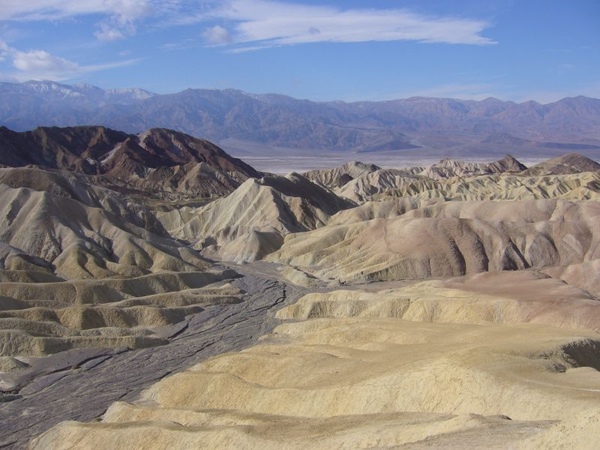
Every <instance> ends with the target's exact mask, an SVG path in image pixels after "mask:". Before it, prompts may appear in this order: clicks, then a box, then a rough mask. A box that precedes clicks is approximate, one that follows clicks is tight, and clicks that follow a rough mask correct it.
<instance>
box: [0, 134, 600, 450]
mask: <svg viewBox="0 0 600 450" xmlns="http://www.w3.org/2000/svg"><path fill="white" fill-rule="evenodd" d="M0 149H2V151H1V152H0V166H1V167H0V196H1V197H2V201H1V202H0V209H1V210H2V211H1V214H0V424H1V426H0V447H1V448H4V447H6V448H32V449H50V448H52V449H86V448H87V449H94V450H97V449H115V448H131V449H134V448H137V449H175V448H180V449H187V448H206V449H216V448H224V449H227V448H231V449H233V448H236V449H238V448H244V449H252V448H256V449H283V448H285V449H288V448H289V449H306V448H311V449H313V448H314V449H317V448H322V449H374V448H378V449H392V448H394V449H396V448H397V449H421V448H445V449H464V448H482V449H483V448H485V449H496V448H497V449H509V448H510V449H540V448H544V449H552V448H556V449H559V448H560V449H595V448H598V447H599V446H600V372H599V370H600V334H599V332H600V245H599V244H600V222H599V220H600V203H599V200H600V164H598V163H596V162H594V161H593V160H591V159H588V158H586V157H584V156H581V155H579V154H573V153H571V154H565V155H563V156H560V157H556V158H550V159H547V160H544V161H543V162H541V163H539V164H534V165H531V166H530V167H525V166H524V165H523V164H522V163H521V162H519V161H518V160H517V159H515V158H513V157H512V156H506V157H505V158H503V159H501V160H498V161H492V162H487V163H469V162H461V161H455V160H450V159H446V160H442V161H440V162H439V163H436V164H433V165H428V166H419V167H410V168H403V169H382V168H380V167H378V166H375V165H372V164H366V163H359V162H351V163H347V164H344V165H341V166H339V167H337V168H335V169H324V170H313V171H309V172H305V173H294V172H292V173H289V174H287V175H285V176H283V175H275V174H270V173H263V172H260V171H257V170H255V169H254V168H253V167H251V166H249V165H248V164H246V163H244V162H242V161H241V160H239V159H236V158H232V157H231V156H229V155H228V154H227V153H225V152H224V151H222V150H221V149H219V148H218V147H216V146H214V145H213V144H211V143H210V142H208V141H204V140H200V139H196V138H192V137H190V136H187V135H185V134H182V133H178V132H174V131H170V130H165V129H152V130H148V131H147V132H145V133H141V134H139V135H128V134H126V133H121V132H118V131H114V130H110V129H107V128H103V127H74V128H38V129H36V130H34V131H31V132H22V133H17V132H13V131H11V130H8V129H7V128H0ZM15 155H18V156H15Z"/></svg>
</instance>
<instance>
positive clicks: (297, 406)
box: [32, 273, 600, 449]
mask: <svg viewBox="0 0 600 450" xmlns="http://www.w3.org/2000/svg"><path fill="white" fill-rule="evenodd" d="M515 277H516V278H515ZM521 285H524V286H525V290H523V289H521ZM498 286H501V288H500V289H498ZM528 293H533V294H534V295H533V296H529V295H528ZM536 293H537V294H536ZM407 298H409V299H411V300H410V302H409V303H410V304H409V306H408V309H407V310H405V312H404V314H403V313H401V311H402V310H403V308H404V307H401V303H402V302H403V301H404V299H407ZM394 302H395V303H396V305H395V306H393V305H392V304H393V303H394ZM325 305H328V306H327V307H325ZM435 305H437V306H435ZM574 305H576V311H578V313H581V314H578V315H576V317H574V318H571V319H570V320H565V321H563V322H560V321H558V320H555V319H556V318H559V317H563V318H567V317H571V312H572V311H573V306H574ZM363 306H366V307H363ZM598 307H600V303H598V301H597V300H596V299H594V298H591V297H589V295H587V294H586V293H585V292H582V291H579V290H577V289H576V288H570V287H568V286H565V285H564V284H562V283H560V282H558V281H555V280H552V279H548V278H544V277H541V276H539V275H536V274H534V273H531V274H528V275H527V274H514V273H497V274H487V275H486V276H485V277H483V278H481V277H475V278H463V279H455V280H449V281H447V282H437V283H432V282H426V283H421V284H417V285H413V286H408V287H406V288H399V289H394V290H386V291H384V292H380V293H369V292H361V291H360V290H353V291H337V292H331V293H323V294H311V295H310V296H308V297H304V298H303V299H301V300H300V301H299V302H298V303H297V304H296V305H292V306H289V307H287V308H285V309H283V310H281V311H280V313H279V316H280V317H281V318H284V319H293V320H290V321H288V322H286V323H284V324H282V325H280V326H279V327H278V328H277V329H276V330H275V331H274V333H273V334H271V335H269V336H267V337H266V338H265V339H263V340H262V342H261V344H259V345H256V346H254V347H251V348H249V349H248V350H245V351H242V352H238V353H231V354H225V355H221V356H218V357H215V358H212V359H210V360H208V361H206V362H204V363H201V364H199V365H197V366H195V367H192V368H191V369H189V370H187V371H185V372H182V373H179V374H176V375H173V376H171V377H168V378H165V379H163V380H161V381H160V382H159V383H157V384H155V385H154V386H152V387H151V388H150V389H148V390H147V391H145V392H144V393H143V394H142V398H141V399H140V400H139V401H138V402H135V403H124V402H117V403H115V404H113V405H112V406H111V407H110V408H109V409H108V411H107V412H106V414H105V415H104V417H103V419H102V421H101V422H98V423H88V424H81V423H74V422H66V423H63V424H60V425H58V426H57V427H55V428H53V429H51V430H49V431H48V432H46V433H45V434H43V435H42V436H40V437H39V438H37V439H36V440H35V441H34V442H33V443H32V448H36V449H37V448H57V449H60V448H72V447H73V446H76V447H77V448H82V449H85V448H90V449H91V448H94V449H98V448H114V447H115V446H127V447H128V448H153V449H163V448H191V447H193V448H240V447H243V448H248V449H251V448H260V449H278V448H298V449H300V448H323V449H332V448H411V449H417V448H431V447H433V448H449V449H461V448H498V449H500V448H502V449H505V448H517V449H529V448H530V449H533V448H540V447H539V446H540V445H542V446H543V448H573V449H591V448H594V445H595V444H596V443H595V442H594V439H593V436H596V435H597V434H598V432H599V431H600V424H599V422H598V421H597V411H598V407H599V405H600V375H599V373H598V371H597V369H598V368H600V359H599V358H598V356H597V349H598V348H599V346H600V334H598V333H597V332H595V331H592V330H589V329H587V326H588V325H593V326H594V327H596V328H597V326H598V323H595V325H594V324H590V323H588V322H586V320H588V319H589V318H590V317H591V316H592V315H594V316H598V311H596V309H597V308H598ZM411 310H412V311H413V314H408V315H407V311H411ZM544 317H545V318H547V319H548V320H543V318H544ZM530 322H537V323H530ZM548 322H550V323H553V324H554V325H547V324H545V323H548ZM573 327H578V329H574V328H573Z"/></svg>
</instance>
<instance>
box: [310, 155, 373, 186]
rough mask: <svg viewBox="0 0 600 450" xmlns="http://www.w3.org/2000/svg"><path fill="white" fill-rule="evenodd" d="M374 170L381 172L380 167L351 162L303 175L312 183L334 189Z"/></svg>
mask: <svg viewBox="0 0 600 450" xmlns="http://www.w3.org/2000/svg"><path fill="white" fill-rule="evenodd" d="M376 170H381V167H379V166H376V165H375V164H364V163H361V162H359V161H353V162H349V163H347V164H343V165H342V166H340V167H336V168H334V169H321V170H310V171H308V172H305V173H304V174H303V175H304V176H305V177H306V178H308V179H309V180H311V181H312V182H314V183H317V184H320V185H321V186H326V187H328V188H330V189H334V188H337V187H342V186H343V185H345V184H346V183H348V182H349V181H352V180H354V179H356V178H360V177H362V176H364V175H367V174H369V173H371V172H375V171H376Z"/></svg>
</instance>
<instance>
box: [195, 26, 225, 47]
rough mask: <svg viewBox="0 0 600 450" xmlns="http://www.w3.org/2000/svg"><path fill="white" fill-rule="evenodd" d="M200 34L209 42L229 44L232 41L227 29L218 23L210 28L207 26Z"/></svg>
mask: <svg viewBox="0 0 600 450" xmlns="http://www.w3.org/2000/svg"><path fill="white" fill-rule="evenodd" d="M202 36H204V39H206V40H207V41H208V42H209V43H211V44H217V45H222V44H229V43H231V41H232V39H231V35H230V34H229V31H227V29H225V28H223V27H222V26H219V25H215V26H214V27H212V28H208V29H207V30H206V31H204V33H203V34H202Z"/></svg>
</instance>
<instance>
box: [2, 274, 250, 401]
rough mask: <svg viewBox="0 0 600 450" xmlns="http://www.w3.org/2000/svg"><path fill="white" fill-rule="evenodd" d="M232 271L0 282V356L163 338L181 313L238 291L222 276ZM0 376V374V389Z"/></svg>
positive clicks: (235, 297)
mask: <svg viewBox="0 0 600 450" xmlns="http://www.w3.org/2000/svg"><path fill="white" fill-rule="evenodd" d="M234 275H235V274H233V273H232V272H231V271H226V272H217V271H215V272H187V273H185V272H184V273H160V274H152V275H146V276H142V277H136V278H128V279H124V278H114V279H107V280H77V281H64V282H43V283H26V282H8V283H0V299H1V305H0V356H15V357H16V356H18V357H23V356H43V355H48V354H52V353H57V352H61V351H65V350H70V349H73V348H92V347H99V348H106V347H114V348H117V347H129V348H140V347H149V346H155V345H163V344H166V343H168V340H167V339H166V338H167V337H169V336H170V335H172V334H174V333H176V332H177V331H179V330H180V329H181V327H183V326H185V323H186V317H187V316H189V315H191V314H197V313H199V312H201V311H203V310H204V308H205V307H206V306H210V305H217V304H228V303H238V302H240V301H241V292H240V291H239V290H238V289H235V288H233V287H231V286H230V285H229V284H228V283H226V282H224V280H227V279H229V278H230V277H232V276H234ZM175 324H178V325H177V326H175ZM9 378H10V377H9ZM7 383H8V385H9V384H10V382H8V381H6V380H4V379H3V377H2V374H0V387H1V388H2V390H6V388H7V386H5V384H7ZM9 390H10V389H9Z"/></svg>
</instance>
